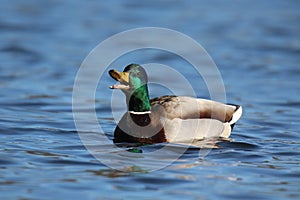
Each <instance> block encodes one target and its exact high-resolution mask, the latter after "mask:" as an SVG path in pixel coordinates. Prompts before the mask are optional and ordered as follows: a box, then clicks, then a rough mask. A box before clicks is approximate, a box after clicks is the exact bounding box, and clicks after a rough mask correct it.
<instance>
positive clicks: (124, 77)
mask: <svg viewBox="0 0 300 200" xmlns="http://www.w3.org/2000/svg"><path fill="white" fill-rule="evenodd" d="M108 73H109V75H110V76H111V77H112V78H113V79H115V80H116V81H119V82H120V84H118V85H112V86H109V88H110V89H121V90H128V89H129V72H119V71H117V70H114V69H112V70H109V72H108Z"/></svg>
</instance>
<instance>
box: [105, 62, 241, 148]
mask: <svg viewBox="0 0 300 200" xmlns="http://www.w3.org/2000/svg"><path fill="white" fill-rule="evenodd" d="M109 75H110V76H111V77H112V78H113V79H115V80H116V81H118V82H120V84H117V85H112V86H110V88H111V89H121V90H122V92H124V93H125V95H126V103H127V108H128V111H127V112H126V113H125V114H124V115H123V117H122V118H121V120H120V121H119V123H118V125H117V127H116V128H115V131H114V142H115V143H121V142H129V143H143V144H152V143H161V142H170V143H183V142H193V141H195V140H202V139H206V138H220V137H221V138H228V137H229V136H230V133H231V131H232V129H233V126H234V124H235V123H236V122H237V120H238V119H239V118H240V117H241V115H242V107H241V106H239V105H233V104H223V103H219V102H216V101H211V100H206V99H198V98H193V97H188V96H162V97H157V98H154V99H151V100H150V99H149V92H148V86H147V83H148V77H147V74H146V71H145V69H144V68H143V67H142V66H140V65H138V64H130V65H128V66H127V67H125V69H124V71H123V72H119V71H117V70H110V71H109Z"/></svg>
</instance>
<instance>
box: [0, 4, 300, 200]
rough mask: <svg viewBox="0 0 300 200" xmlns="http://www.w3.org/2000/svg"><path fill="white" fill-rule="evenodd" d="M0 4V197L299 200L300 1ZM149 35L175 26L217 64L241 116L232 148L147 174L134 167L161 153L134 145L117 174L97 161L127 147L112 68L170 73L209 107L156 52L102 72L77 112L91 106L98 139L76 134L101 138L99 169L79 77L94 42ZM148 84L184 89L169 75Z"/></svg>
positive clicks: (185, 68)
mask: <svg viewBox="0 0 300 200" xmlns="http://www.w3.org/2000/svg"><path fill="white" fill-rule="evenodd" d="M0 2H1V6H0V60H1V62H0V199H71V198H72V199H299V197H300V187H299V185H300V181H299V180H300V135H299V134H300V133H299V130H300V120H299V119H300V93H299V91H300V84H299V78H300V56H299V55H300V38H299V33H300V12H299V8H300V3H299V1H295V0H290V1H280V0H276V1H230V2H229V1H226V2H225V1H217V0H213V1H171V0H167V1H136V0H130V1H107V2H102V1H72V0H66V1H47V0H46V1H37V0H27V1H21V0H15V1H0ZM146 26H148V27H149V26H151V27H164V28H170V29H174V30H176V31H179V32H182V33H184V34H187V35H188V36H190V37H191V38H193V39H194V40H196V41H197V42H198V43H200V44H201V45H202V46H203V47H204V48H205V49H206V51H207V52H208V53H209V55H210V56H211V58H212V59H213V60H214V62H215V63H216V65H217V67H218V70H219V72H220V74H221V76H222V79H223V82H224V86H225V89H226V100H227V102H230V103H235V104H240V105H242V106H243V116H242V118H241V119H240V121H239V122H238V123H237V124H236V126H235V129H234V130H233V132H232V135H231V136H230V139H229V140H228V141H218V142H217V143H215V142H216V141H214V143H213V144H212V146H213V147H214V148H212V149H210V148H202V149H199V148H196V147H191V148H189V149H187V150H186V151H185V152H184V153H183V154H182V155H181V156H180V157H179V158H178V159H176V160H175V161H174V162H172V163H170V164H168V166H166V167H164V168H162V169H159V170H154V171H149V170H147V167H141V166H139V163H140V160H141V159H142V158H143V157H148V154H147V153H148V152H154V151H157V150H161V149H163V147H164V145H163V144H156V145H148V146H142V147H137V148H138V149H139V150H141V151H142V153H132V155H133V156H131V157H130V158H128V163H129V164H128V165H124V166H123V168H122V170H121V171H118V170H116V169H113V168H111V167H110V166H106V165H105V163H108V162H114V161H115V159H116V158H117V157H120V156H121V157H122V156H123V150H126V149H128V148H129V147H126V146H123V147H121V148H120V149H116V148H115V147H114V146H113V144H112V139H113V130H114V128H115V125H116V122H115V119H114V116H113V114H112V108H111V99H112V97H113V95H112V94H113V92H112V91H111V90H109V89H108V86H109V85H112V84H115V82H114V80H112V79H111V78H109V77H108V75H107V73H106V72H107V71H108V70H109V69H110V68H116V69H118V70H121V69H122V68H123V67H124V66H126V65H127V64H129V63H161V64H164V65H168V66H171V67H172V68H174V69H175V70H177V71H179V72H180V73H182V74H183V76H184V77H185V78H186V79H187V80H188V81H189V82H190V83H191V84H192V85H193V88H196V95H197V96H198V97H204V98H209V93H208V91H207V87H206V85H205V82H204V81H203V80H202V79H201V77H200V78H199V76H198V75H197V74H195V71H194V69H193V68H192V67H191V65H190V64H189V63H188V62H187V61H185V60H183V59H182V58H180V57H178V56H176V55H174V54H171V53H169V52H162V51H155V50H144V51H137V52H131V53H129V54H126V55H123V56H122V57H120V58H119V59H117V60H114V61H112V64H111V65H110V66H101V67H107V69H106V72H105V73H104V74H103V76H102V78H101V79H100V80H99V85H98V87H97V90H96V93H95V97H96V99H95V100H93V99H90V101H88V102H86V103H85V104H83V105H82V106H81V107H79V108H78V109H77V110H76V112H79V113H81V114H82V115H85V114H87V113H89V112H91V110H93V105H95V110H96V116H97V119H98V121H99V124H100V125H101V127H102V131H99V130H98V131H97V130H95V129H93V128H88V127H89V122H88V121H87V122H86V127H87V128H86V129H84V130H83V133H82V134H84V135H85V136H88V137H90V138H106V140H103V141H101V142H100V144H98V143H97V141H96V140H95V142H94V143H93V142H92V143H91V144H90V145H91V146H93V145H94V147H97V150H98V151H99V152H100V153H102V154H101V155H102V156H103V157H101V159H102V160H101V159H100V160H98V159H96V158H95V157H94V156H93V155H91V154H90V152H89V151H88V150H87V148H88V145H87V146H85V145H84V144H83V141H82V140H81V139H82V138H81V137H80V135H79V134H78V132H77V129H76V127H75V123H74V119H73V114H74V113H73V111H72V95H73V84H74V81H75V78H76V74H77V72H78V70H79V69H80V65H81V63H82V62H83V60H84V59H85V57H86V56H87V55H88V54H89V53H90V51H91V50H92V49H93V48H94V47H96V45H98V44H99V43H100V42H101V41H103V40H105V39H107V38H108V37H109V36H112V35H113V34H116V33H119V32H121V31H125V30H128V29H131V28H140V27H146ZM174 42H176V41H174ZM112 51H114V49H107V52H112ZM103 56H105V55H103ZM99 59H101V56H100V57H99ZM99 67H100V66H99ZM150 78H151V79H152V80H154V81H156V83H159V82H160V80H164V81H165V82H167V83H168V84H170V85H175V87H176V88H178V90H177V91H178V92H179V93H184V92H185V90H184V87H181V85H180V84H178V83H177V82H176V81H174V79H172V77H170V76H168V74H163V73H161V74H160V73H159V72H158V73H157V75H156V74H152V75H150ZM87 81H88V80H87ZM86 90H87V91H88V90H89V88H86ZM149 90H150V93H151V97H155V96H159V95H163V94H171V93H172V91H170V90H168V88H166V87H162V86H161V85H159V84H150V89H149ZM114 94H115V95H116V97H117V100H119V102H123V103H121V104H120V105H117V106H116V110H115V111H116V113H117V114H118V113H122V112H123V111H124V110H125V108H124V106H123V105H124V101H125V100H124V96H123V95H122V94H121V93H120V92H117V91H116V92H114ZM93 103H95V104H93ZM97 145H98V146H97ZM182 148H183V147H181V146H176V145H174V146H171V148H169V149H166V150H164V151H163V152H162V153H161V154H164V155H165V157H164V155H162V157H159V158H160V159H157V157H153V158H151V157H150V158H149V160H148V162H149V163H148V165H149V166H151V167H152V166H159V165H160V164H161V163H164V162H167V161H168V155H172V154H174V152H176V151H180V149H182ZM103 152H104V154H103ZM123 157H124V156H123ZM124 158H125V159H126V157H124ZM129 160H130V161H131V162H129ZM101 161H103V162H101ZM116 162H118V160H117V161H115V163H116ZM132 163H136V164H132ZM144 164H145V163H144ZM146 164H147V163H146Z"/></svg>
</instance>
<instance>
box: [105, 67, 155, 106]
mask: <svg viewBox="0 0 300 200" xmlns="http://www.w3.org/2000/svg"><path fill="white" fill-rule="evenodd" d="M109 75H110V76H111V77H112V78H113V79H115V80H116V81H118V82H120V84H119V85H112V86H110V88H111V89H121V90H122V91H123V92H124V93H125V94H126V99H127V104H128V107H129V108H128V109H129V110H130V111H136V112H143V111H148V110H150V109H151V106H150V101H149V95H148V86H147V82H148V77H147V74H146V71H145V69H144V68H143V67H142V66H140V65H138V64H130V65H128V66H127V67H125V69H124V70H123V72H119V71H117V70H114V69H113V70H110V71H109Z"/></svg>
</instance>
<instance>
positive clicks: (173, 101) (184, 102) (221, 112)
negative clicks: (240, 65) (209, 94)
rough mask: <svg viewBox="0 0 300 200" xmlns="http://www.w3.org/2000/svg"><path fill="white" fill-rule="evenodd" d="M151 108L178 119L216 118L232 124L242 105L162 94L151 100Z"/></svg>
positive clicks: (240, 112)
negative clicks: (158, 109)
mask: <svg viewBox="0 0 300 200" xmlns="http://www.w3.org/2000/svg"><path fill="white" fill-rule="evenodd" d="M151 105H152V108H153V109H155V108H157V107H159V108H160V109H162V110H163V111H164V113H165V116H166V117H167V118H168V119H170V120H172V119H175V118H179V119H216V120H219V121H220V122H227V123H229V124H230V125H233V124H234V123H235V122H236V121H237V120H238V119H239V118H240V117H241V115H242V107H241V106H238V105H233V104H223V103H220V102H216V101H211V100H206V99H197V98H192V97H185V96H180V97H177V96H163V97H159V98H154V99H152V100H151Z"/></svg>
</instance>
